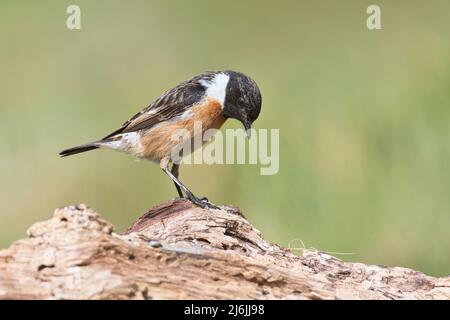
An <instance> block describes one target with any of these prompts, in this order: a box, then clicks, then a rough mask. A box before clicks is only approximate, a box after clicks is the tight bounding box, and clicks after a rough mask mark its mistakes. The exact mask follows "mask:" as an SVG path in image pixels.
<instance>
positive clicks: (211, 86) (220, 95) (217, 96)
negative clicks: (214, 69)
mask: <svg viewBox="0 0 450 320" xmlns="http://www.w3.org/2000/svg"><path fill="white" fill-rule="evenodd" d="M229 80H230V77H229V76H228V75H226V74H225V73H218V74H217V75H216V76H215V77H214V79H213V80H212V81H205V80H203V81H202V82H201V84H202V85H204V86H205V87H206V96H207V97H208V98H212V99H214V100H218V101H219V102H220V105H221V106H222V109H223V105H224V102H225V95H226V90H227V84H228V81H229Z"/></svg>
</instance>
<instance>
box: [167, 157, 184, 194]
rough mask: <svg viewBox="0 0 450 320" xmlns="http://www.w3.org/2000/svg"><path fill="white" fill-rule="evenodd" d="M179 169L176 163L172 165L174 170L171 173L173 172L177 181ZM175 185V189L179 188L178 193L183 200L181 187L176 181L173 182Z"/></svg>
mask: <svg viewBox="0 0 450 320" xmlns="http://www.w3.org/2000/svg"><path fill="white" fill-rule="evenodd" d="M179 168H180V165H179V164H176V163H174V164H172V169H171V170H170V172H172V174H173V176H174V177H175V178H177V179H178V169H179ZM173 184H174V185H175V188H177V192H178V195H179V196H180V198H183V192H181V188H180V186H179V185H178V184H177V183H176V182H175V181H174V182H173Z"/></svg>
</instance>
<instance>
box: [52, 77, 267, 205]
mask: <svg viewBox="0 0 450 320" xmlns="http://www.w3.org/2000/svg"><path fill="white" fill-rule="evenodd" d="M260 111H261V93H260V91H259V88H258V86H257V84H256V83H255V81H253V80H252V79H251V78H250V77H248V76H246V75H245V74H243V73H240V72H235V71H214V72H205V73H203V74H201V75H199V76H196V77H193V78H192V79H190V80H187V81H185V82H183V83H181V84H179V85H178V86H176V87H174V88H172V89H170V90H168V91H166V92H165V93H164V94H163V95H162V96H160V97H159V98H158V99H156V100H155V101H153V102H152V103H151V104H150V105H149V106H148V107H146V108H144V109H143V110H142V111H141V112H139V113H137V114H136V115H134V116H133V117H131V118H130V120H128V121H126V122H125V123H124V124H123V125H122V126H121V127H120V128H119V129H118V130H116V131H114V132H112V133H110V134H108V135H107V136H106V137H104V138H103V139H100V140H97V141H94V142H90V143H86V144H83V145H80V146H77V147H73V148H70V149H66V150H63V151H61V152H60V153H59V154H60V156H61V157H65V156H70V155H73V154H77V153H81V152H85V151H89V150H93V149H97V148H109V149H114V150H118V151H123V152H126V153H129V154H132V155H134V156H136V157H138V158H142V159H147V160H151V161H154V162H158V163H159V164H160V167H161V169H162V170H163V171H164V172H165V173H166V174H167V175H168V176H169V177H170V178H171V179H172V181H173V182H174V184H175V187H176V189H177V191H178V194H179V196H180V197H183V192H184V193H185V194H186V196H187V198H188V199H189V200H190V201H191V202H193V203H194V204H195V205H197V206H200V207H202V208H205V207H209V208H216V206H214V205H213V204H211V203H209V202H208V200H207V199H206V198H198V197H196V196H195V195H194V194H193V193H192V192H191V191H190V190H189V189H188V188H187V187H186V186H185V185H184V184H183V183H181V181H180V180H179V179H178V172H179V165H180V164H179V163H177V162H175V161H173V159H172V156H171V155H172V150H173V149H174V148H176V147H177V146H179V144H184V143H192V142H193V141H192V140H193V139H194V123H195V122H197V121H198V122H200V123H201V128H202V134H203V133H204V132H205V131H206V130H208V129H219V128H220V127H221V126H222V125H223V123H224V122H225V121H226V120H227V119H228V118H233V119H237V120H238V121H240V122H241V123H242V124H243V125H244V128H245V130H246V132H247V135H248V136H249V137H250V132H251V131H250V129H251V125H252V123H253V122H254V121H255V120H256V119H257V118H258V115H259V113H260ZM178 129H184V130H187V131H188V132H190V133H191V134H190V138H189V141H183V139H178V140H177V139H173V138H172V137H173V133H174V131H176V130H178ZM171 163H172V167H171V169H170V170H169V164H171Z"/></svg>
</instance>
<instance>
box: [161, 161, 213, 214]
mask: <svg viewBox="0 0 450 320" xmlns="http://www.w3.org/2000/svg"><path fill="white" fill-rule="evenodd" d="M169 163H170V158H168V157H166V158H163V159H162V160H161V162H160V163H159V165H160V167H161V169H162V170H163V171H164V172H165V173H166V174H167V175H168V176H169V177H170V179H172V181H173V182H174V183H175V184H176V185H177V186H178V187H180V189H181V190H183V192H184V193H185V194H186V196H187V197H188V199H189V200H190V201H191V202H192V203H193V204H195V205H197V206H199V207H201V208H206V207H207V208H211V209H219V208H218V207H217V206H215V205H213V204H212V203H209V202H208V201H204V200H202V199H200V198H197V197H196V196H194V194H193V193H192V192H191V191H190V190H189V189H188V188H186V186H185V185H184V184H182V183H181V181H180V180H178V178H177V177H175V175H174V174H173V173H172V172H171V171H170V170H169Z"/></svg>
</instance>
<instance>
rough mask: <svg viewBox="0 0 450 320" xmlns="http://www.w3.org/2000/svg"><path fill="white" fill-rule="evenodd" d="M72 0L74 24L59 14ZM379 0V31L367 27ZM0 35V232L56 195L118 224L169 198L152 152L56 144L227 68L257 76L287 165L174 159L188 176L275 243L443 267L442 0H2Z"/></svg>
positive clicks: (448, 78) (449, 25)
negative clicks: (80, 149) (269, 169)
mask: <svg viewBox="0 0 450 320" xmlns="http://www.w3.org/2000/svg"><path fill="white" fill-rule="evenodd" d="M74 3H75V4H77V5H79V6H80V7H81V19H82V30H80V31H69V30H68V29H67V28H66V24H65V23H66V18H67V14H66V8H67V6H68V5H70V4H74ZM373 3H376V4H378V5H380V6H381V11H382V27H383V29H382V30H378V31H377V30H375V31H369V30H368V29H367V28H366V18H367V14H366V8H367V6H368V5H369V4H373ZM0 35H1V39H2V41H1V47H0V48H1V50H0V88H1V89H0V146H1V157H0V197H1V200H0V206H1V210H0V224H1V227H0V246H1V247H7V246H8V245H9V244H10V243H11V242H12V241H13V240H15V239H18V238H22V237H24V236H25V230H26V228H27V227H28V226H30V225H31V224H32V223H34V222H36V221H38V220H43V219H48V218H49V217H51V215H52V211H53V209H54V208H56V207H59V206H63V205H69V204H75V203H81V202H83V203H87V204H88V205H90V206H92V207H94V208H96V209H97V210H98V211H99V212H100V213H101V214H102V216H103V217H104V218H105V219H107V220H109V221H111V222H113V223H114V224H115V225H116V226H117V230H118V231H121V230H124V228H126V227H127V226H128V225H130V223H131V222H132V221H133V220H134V219H136V218H137V217H139V216H140V214H142V213H143V212H145V211H146V210H147V209H148V208H150V207H152V206H153V205H156V204H158V203H161V202H163V201H166V200H167V199H169V198H172V197H174V196H175V195H176V193H175V189H174V187H173V185H172V183H171V181H170V180H169V179H168V178H167V177H166V176H165V175H164V174H163V173H162V172H161V170H160V169H159V167H158V166H157V165H154V164H151V163H147V162H144V161H141V162H136V161H134V160H133V158H132V157H131V156H128V155H125V154H120V153H116V152H113V151H109V150H100V151H94V152H91V153H87V154H84V155H80V156H74V157H70V158H64V159H60V158H59V157H58V155H57V154H58V152H59V151H60V150H61V149H63V148H65V147H71V146H74V145H77V144H80V143H84V142H87V141H90V140H93V139H96V138H100V137H102V136H104V135H105V134H107V133H109V132H111V131H112V130H114V129H116V128H117V127H118V126H119V125H120V124H121V123H122V122H123V121H125V120H126V119H127V118H128V117H129V116H131V115H133V114H134V113H135V112H137V111H139V110H140V109H141V108H142V107H145V106H146V105H147V104H148V103H149V102H151V101H152V100H153V99H155V98H156V97H157V96H158V95H159V94H161V93H162V92H163V91H165V90H166V89H168V88H170V87H172V86H174V85H176V84H177V83H179V82H181V81H183V80H185V79H188V78H190V77H191V76H193V75H196V74H199V73H201V72H203V71H205V70H217V69H235V70H239V71H243V72H245V73H247V74H249V75H250V76H252V77H253V78H254V79H255V80H256V81H257V82H258V84H259V86H260V88H261V91H262V95H263V109H262V113H261V115H260V118H259V119H258V121H257V122H256V123H255V127H256V128H279V129H280V171H279V173H278V174H277V175H274V176H261V175H260V174H259V167H258V166H252V165H245V166H243V165H234V166H233V165H216V166H206V165H200V166H184V167H182V168H181V178H182V181H184V182H185V183H186V184H187V185H188V186H190V187H191V189H192V190H193V191H194V192H196V193H197V194H198V195H207V196H208V197H209V199H210V200H212V201H213V202H215V203H218V204H234V205H238V206H240V207H241V209H242V210H243V212H244V213H245V215H246V216H247V218H248V219H249V220H250V221H251V222H252V223H253V224H254V225H255V226H256V227H257V228H259V229H260V230H261V231H262V233H263V234H264V236H265V237H266V238H267V239H269V240H271V241H274V242H277V243H279V244H280V245H283V246H288V244H289V242H290V241H291V240H293V239H301V240H302V241H303V242H304V244H305V246H306V247H314V248H318V249H320V250H324V251H335V252H344V253H355V254H354V255H339V257H340V258H342V259H345V260H350V261H360V262H366V263H373V264H385V265H399V266H405V267H411V268H415V269H419V270H421V271H424V272H426V273H428V274H431V275H441V276H442V275H446V274H449V270H450V233H449V230H450V196H449V195H450V192H449V191H450V169H449V165H450V148H449V145H450V144H449V138H450V125H449V123H450V122H449V121H450V50H449V49H450V2H449V1H447V0H443V1H415V2H413V1H361V0H354V1H289V2H288V1H277V2H272V3H269V2H263V1H256V0H255V1H158V2H153V1H128V2H125V1H92V0H90V1H87V0H84V1H79V0H77V1H76V2H72V1H39V2H38V1H5V0H2V1H1V4H0ZM225 127H226V128H231V127H240V126H239V124H238V123H237V122H234V121H229V122H228V123H227V124H226V126H225ZM297 245H298V242H297Z"/></svg>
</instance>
